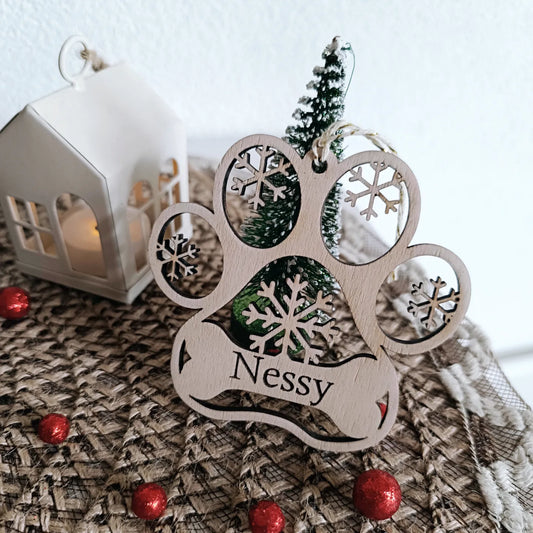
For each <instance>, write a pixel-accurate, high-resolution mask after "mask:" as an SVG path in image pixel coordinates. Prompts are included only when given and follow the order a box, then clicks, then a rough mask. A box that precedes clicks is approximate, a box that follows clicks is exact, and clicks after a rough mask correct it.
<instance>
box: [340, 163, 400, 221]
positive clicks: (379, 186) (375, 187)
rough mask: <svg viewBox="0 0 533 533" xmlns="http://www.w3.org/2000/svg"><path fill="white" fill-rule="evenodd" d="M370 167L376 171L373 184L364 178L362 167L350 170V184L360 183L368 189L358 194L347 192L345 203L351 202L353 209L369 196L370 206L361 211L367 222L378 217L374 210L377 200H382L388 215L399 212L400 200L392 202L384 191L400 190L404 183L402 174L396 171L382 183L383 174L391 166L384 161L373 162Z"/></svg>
mask: <svg viewBox="0 0 533 533" xmlns="http://www.w3.org/2000/svg"><path fill="white" fill-rule="evenodd" d="M370 166H371V167H372V168H373V169H374V179H373V181H372V183H370V182H369V181H367V180H366V179H365V178H364V177H363V168H362V167H361V166H359V167H357V170H355V169H352V170H350V174H351V176H350V178H349V180H350V182H356V181H358V182H360V183H361V184H362V185H363V186H364V187H366V188H365V190H363V191H361V192H358V193H355V192H353V191H350V190H347V191H346V198H345V199H344V201H345V202H350V203H351V205H352V207H355V204H356V203H357V200H359V199H360V198H364V197H365V196H368V206H367V207H366V208H365V209H363V210H362V211H361V215H362V216H364V217H365V218H366V220H370V219H371V218H372V217H377V216H378V214H377V212H376V211H375V209H374V202H375V201H376V198H379V200H381V202H382V203H383V204H384V205H385V214H386V215H387V214H388V213H389V211H393V212H396V211H397V210H398V209H397V207H396V206H397V205H398V204H399V203H400V200H399V199H398V200H391V199H390V198H388V197H387V196H385V194H384V192H382V191H383V190H384V189H388V188H390V187H394V188H396V189H400V187H401V182H402V176H401V174H400V173H399V172H398V171H397V170H394V174H393V176H392V178H391V179H390V180H388V181H385V182H383V183H380V178H381V173H382V172H383V171H384V170H386V169H387V168H389V166H388V165H387V164H386V163H384V162H382V161H372V162H371V163H370Z"/></svg>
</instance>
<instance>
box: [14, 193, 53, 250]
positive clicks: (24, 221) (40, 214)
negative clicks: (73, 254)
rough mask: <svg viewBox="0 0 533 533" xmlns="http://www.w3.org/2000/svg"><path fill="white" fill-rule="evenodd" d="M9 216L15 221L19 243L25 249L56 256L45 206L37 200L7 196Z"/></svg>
mask: <svg viewBox="0 0 533 533" xmlns="http://www.w3.org/2000/svg"><path fill="white" fill-rule="evenodd" d="M7 200H8V205H9V206H10V211H11V213H10V214H11V217H12V219H13V222H14V223H15V227H16V231H17V235H18V238H19V241H20V244H21V245H22V247H23V248H25V249H26V250H30V251H32V252H37V253H41V254H46V255H50V256H52V257H57V248H56V245H55V241H54V237H53V234H52V227H51V225H50V218H49V216H48V212H47V210H46V207H45V206H44V205H42V204H39V203H37V202H32V201H27V200H21V199H20V198H15V197H13V196H8V197H7Z"/></svg>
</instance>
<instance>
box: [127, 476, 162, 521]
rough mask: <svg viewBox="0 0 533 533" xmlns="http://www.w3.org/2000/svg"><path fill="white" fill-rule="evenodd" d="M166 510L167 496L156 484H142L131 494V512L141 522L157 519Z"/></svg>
mask: <svg viewBox="0 0 533 533" xmlns="http://www.w3.org/2000/svg"><path fill="white" fill-rule="evenodd" d="M166 508H167V495H166V493H165V490H164V489H163V487H162V486H161V485H158V484H157V483H143V484H142V485H139V486H138V487H137V488H136V489H135V492H134V493H133V498H132V500H131V509H132V511H133V512H134V513H135V514H136V515H137V516H138V517H139V518H142V519H143V520H154V518H159V517H160V516H161V515H162V514H163V513H164V512H165V509H166Z"/></svg>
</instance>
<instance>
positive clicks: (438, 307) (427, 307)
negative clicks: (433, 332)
mask: <svg viewBox="0 0 533 533" xmlns="http://www.w3.org/2000/svg"><path fill="white" fill-rule="evenodd" d="M430 281H431V284H432V285H433V291H432V294H428V293H427V292H426V291H425V290H424V288H423V286H424V284H423V283H422V282H420V283H419V284H416V283H413V290H412V291H411V294H412V295H413V296H418V297H419V298H421V301H419V302H415V301H412V300H411V301H409V307H408V308H407V311H408V312H409V313H411V314H412V315H413V316H415V317H419V318H420V322H421V323H422V325H423V326H425V327H426V328H427V329H435V328H436V327H437V326H438V325H439V323H438V321H440V322H441V323H442V324H448V323H449V322H450V320H451V319H452V317H453V314H454V312H455V311H456V309H457V304H458V303H459V301H460V299H461V297H460V294H459V292H456V291H455V289H450V290H449V291H448V293H447V294H441V289H443V288H444V287H446V282H445V281H442V279H441V278H440V276H439V277H437V279H432V280H430Z"/></svg>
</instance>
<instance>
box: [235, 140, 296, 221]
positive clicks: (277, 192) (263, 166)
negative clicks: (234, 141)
mask: <svg viewBox="0 0 533 533" xmlns="http://www.w3.org/2000/svg"><path fill="white" fill-rule="evenodd" d="M255 151H256V152H257V154H258V155H259V162H258V163H257V165H256V166H257V168H256V166H254V165H253V164H252V162H251V161H250V155H251V154H250V152H249V151H247V152H245V153H244V154H239V155H238V156H237V157H236V162H235V168H236V169H246V170H248V171H249V172H250V173H251V174H252V175H251V176H250V177H249V178H245V179H243V178H240V177H237V176H233V184H232V186H231V190H232V191H237V192H238V193H239V194H240V195H241V196H243V195H244V194H245V193H246V191H247V189H248V187H251V186H252V185H255V190H254V192H253V194H252V196H251V198H250V199H249V200H248V203H249V204H250V205H251V206H252V208H253V209H254V210H255V211H257V210H258V209H259V207H260V206H261V207H262V206H264V205H265V201H264V199H263V193H264V190H265V188H268V189H270V190H271V191H272V193H273V198H272V201H273V202H276V201H277V200H278V199H280V198H285V192H284V191H285V189H286V188H287V187H286V186H285V185H281V186H276V185H274V184H273V183H272V181H271V180H269V179H268V178H269V177H271V176H273V175H275V174H282V175H284V176H288V172H289V171H288V169H289V166H290V163H289V162H288V161H287V160H286V159H284V158H280V160H279V161H277V165H274V166H272V165H271V158H272V156H273V155H274V154H276V153H277V152H276V151H275V150H273V149H272V148H269V147H268V146H256V147H255Z"/></svg>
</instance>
